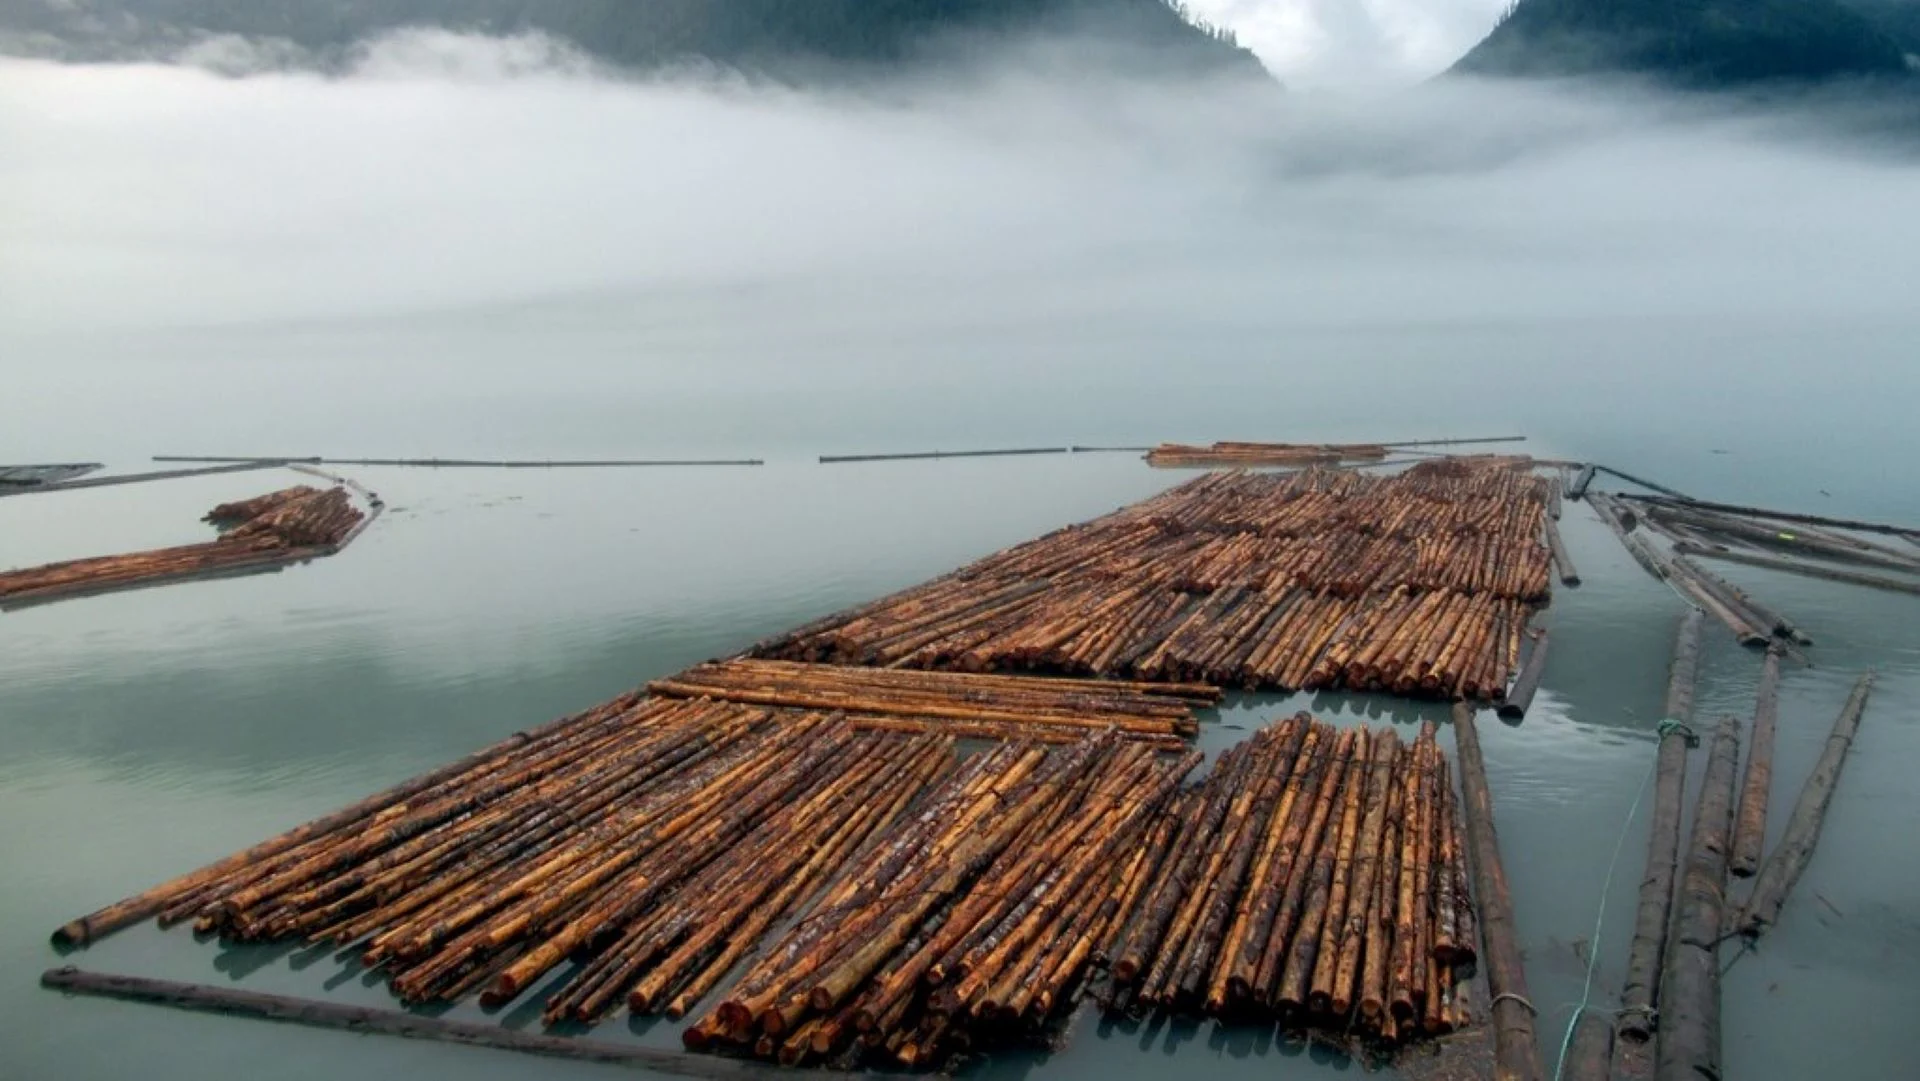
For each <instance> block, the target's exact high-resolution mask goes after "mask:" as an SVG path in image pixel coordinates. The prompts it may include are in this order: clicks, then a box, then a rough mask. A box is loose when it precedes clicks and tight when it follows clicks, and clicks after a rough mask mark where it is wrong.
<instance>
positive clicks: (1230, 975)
mask: <svg viewBox="0 0 1920 1081" xmlns="http://www.w3.org/2000/svg"><path fill="white" fill-rule="evenodd" d="M1455 806H1456V803H1455V797H1454V794H1453V785H1452V782H1451V779H1450V772H1449V770H1448V766H1447V762H1446V758H1445V755H1444V754H1443V753H1442V752H1441V751H1440V749H1439V748H1438V746H1437V745H1436V744H1435V741H1434V727H1433V725H1432V724H1431V723H1429V724H1426V725H1424V726H1423V727H1422V729H1421V731H1420V733H1419V736H1418V737H1417V738H1416V739H1415V740H1414V742H1413V743H1412V744H1411V745H1407V744H1403V743H1402V742H1401V741H1400V739H1399V738H1398V737H1397V736H1396V735H1395V733H1394V732H1393V731H1392V730H1391V729H1380V730H1377V731H1371V732H1370V731H1368V730H1367V729H1365V728H1359V729H1349V730H1346V731H1338V732H1336V731H1335V730H1334V729H1332V728H1331V727H1328V726H1327V725H1324V724H1318V723H1315V722H1314V721H1313V720H1312V718H1310V717H1308V716H1307V715H1305V714H1301V715H1299V716H1297V717H1294V718H1291V719H1289V720H1287V721H1285V722H1282V723H1281V724H1279V725H1276V726H1274V727H1271V728H1268V729H1266V730H1264V731H1262V732H1261V733H1260V734H1259V735H1258V736H1256V737H1255V738H1254V739H1253V740H1250V741H1249V742H1247V743H1244V744H1241V745H1239V746H1236V747H1235V748H1233V749H1232V750H1230V751H1228V752H1227V753H1226V754H1224V755H1222V756H1221V758H1220V760H1219V762H1218V763H1216V765H1215V767H1214V770H1213V772H1212V774H1211V775H1210V776H1209V777H1208V778H1207V779H1206V781H1205V783H1204V784H1202V785H1201V786H1200V787H1199V788H1198V789H1197V790H1195V791H1192V792H1190V793H1187V794H1186V795H1184V796H1183V797H1181V798H1180V799H1179V800H1177V801H1175V802H1174V803H1172V804H1171V805H1170V807H1169V808H1168V810H1167V812H1166V814H1165V820H1166V823H1167V825H1166V827H1165V828H1164V829H1157V830H1156V831H1155V832H1154V833H1153V834H1152V835H1151V839H1150V843H1149V845H1148V847H1147V850H1146V851H1147V855H1146V862H1147V863H1148V865H1149V866H1151V867H1153V868H1155V871H1154V874H1153V875H1152V877H1151V879H1150V881H1149V885H1148V886H1147V888H1146V889H1145V890H1144V892H1143V899H1142V900H1141V902H1140V904H1139V905H1138V907H1137V909H1136V910H1135V911H1134V912H1132V913H1131V916H1130V919H1129V922H1128V924H1127V926H1126V928H1125V930H1124V933H1123V934H1121V935H1120V936H1119V938H1118V939H1117V940H1116V943H1115V945H1114V949H1113V963H1112V980H1113V984H1114V985H1115V988H1116V990H1115V993H1114V996H1113V998H1112V1005H1113V1006H1114V1007H1116V1008H1135V1009H1171V1010H1178V1011H1194V1012H1204V1013H1208V1014H1212V1015H1217V1016H1240V1017H1246V1016H1252V1017H1270V1016H1275V1015H1278V1016H1279V1017H1281V1018H1282V1019H1284V1020H1288V1021H1289V1022H1290V1023H1294V1024H1312V1025H1316V1026H1319V1027H1324V1028H1328V1029H1332V1030H1334V1031H1339V1032H1352V1033H1357V1034H1359V1035H1361V1036H1363V1037H1365V1038H1370V1039H1373V1040H1377V1041H1381V1042H1384V1043H1388V1044H1394V1043H1402V1042H1405V1041H1407V1040H1410V1039H1413V1038H1415V1037H1418V1036H1421V1035H1438V1034H1444V1033H1447V1032H1451V1031H1453V1030H1455V1029H1457V1028H1460V1027H1462V1026H1464V1025H1466V1024H1467V1023H1468V1022H1469V1021H1470V1020H1471V1015H1472V1008H1471V1007H1470V1005H1469V1004H1468V1000H1467V995H1466V990H1467V986H1468V985H1467V984H1466V983H1464V982H1457V974H1459V973H1460V970H1461V969H1463V968H1466V967H1468V966H1471V965H1472V964H1473V962H1474V960H1475V958H1476V956H1477V951H1476V949H1475V945H1474V942H1475V918H1474V909H1473V905H1472V903H1471V901H1470V899H1469V894H1468V888H1467V873H1466V868H1465V863H1464V861H1463V859H1462V843H1461V839H1460V824H1459V820H1458V818H1457V815H1456V810H1455Z"/></svg>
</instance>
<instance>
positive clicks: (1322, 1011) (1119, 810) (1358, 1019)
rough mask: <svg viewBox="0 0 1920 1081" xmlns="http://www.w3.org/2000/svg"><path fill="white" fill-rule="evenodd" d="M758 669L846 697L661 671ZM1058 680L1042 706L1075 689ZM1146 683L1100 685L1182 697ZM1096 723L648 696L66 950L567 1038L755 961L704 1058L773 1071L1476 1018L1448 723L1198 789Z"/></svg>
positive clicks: (1277, 734)
mask: <svg viewBox="0 0 1920 1081" xmlns="http://www.w3.org/2000/svg"><path fill="white" fill-rule="evenodd" d="M762 671H769V672H772V673H774V674H776V675H778V676H779V679H777V680H776V681H775V682H774V683H773V684H772V685H773V686H783V687H789V688H796V687H797V688H806V689H810V692H819V693H824V692H826V691H830V690H835V689H847V688H851V687H859V686H862V685H860V684H857V683H836V682H835V680H836V679H838V678H839V677H837V676H832V675H820V674H817V673H812V674H809V675H808V677H807V678H804V679H799V680H798V681H796V677H795V676H794V675H793V674H792V673H791V672H790V671H789V670H788V669H786V668H785V667H784V666H779V665H775V666H770V667H768V668H766V669H762V668H761V667H760V666H758V665H726V664H721V665H706V666H700V667H698V668H695V669H694V670H692V671H690V672H688V673H685V674H683V676H682V677H680V678H679V679H678V680H675V681H672V682H676V683H680V684H684V685H685V686H687V687H692V686H696V685H703V684H704V685H712V686H714V687H715V689H716V691H717V692H720V693H722V694H724V693H731V692H734V691H737V690H738V689H739V687H741V686H751V685H752V682H751V681H752V680H753V679H754V678H761V677H757V676H755V675H754V673H756V672H762ZM781 673H785V674H781ZM867 674H868V675H875V673H867ZM878 675H879V676H880V677H881V679H880V680H879V681H878V682H877V683H875V684H870V685H865V689H864V690H863V692H862V693H864V694H869V695H872V696H874V698H875V700H885V699H886V696H887V695H905V694H907V692H906V691H905V690H903V688H905V687H911V686H913V685H914V684H913V682H912V681H914V680H916V679H918V678H920V676H921V674H919V673H878ZM895 675H899V676H904V677H906V681H905V682H904V683H902V684H898V685H892V684H888V683H886V677H890V676H895ZM941 678H952V679H957V681H958V682H960V683H965V684H978V685H979V686H978V687H977V689H976V690H975V694H976V699H975V700H976V701H980V702H995V703H1001V704H1010V703H1014V702H1026V703H1029V704H1032V705H1035V706H1036V708H1040V707H1039V703H1041V702H1043V700H1044V694H1045V693H1046V692H1044V691H1043V689H1042V688H1039V687H1036V686H1033V684H1035V683H1039V682H1043V681H1038V680H1030V679H1012V680H1006V681H1005V682H1002V681H1003V679H1004V677H979V676H962V677H941ZM1066 687H1067V689H1065V690H1061V691H1058V692H1053V693H1055V694H1057V695H1059V696H1060V699H1059V700H1062V701H1074V702H1078V703H1081V705H1082V706H1084V705H1085V704H1086V703H1087V701H1088V700H1089V692H1088V691H1087V690H1085V689H1084V688H1081V687H1078V686H1075V685H1073V684H1071V683H1068V684H1066ZM1158 691H1159V689H1156V691H1155V693H1151V694H1149V693H1145V692H1142V691H1139V690H1138V689H1129V688H1125V687H1121V688H1119V689H1115V690H1111V691H1109V692H1108V694H1109V696H1111V697H1113V698H1114V699H1116V700H1121V701H1124V700H1126V699H1127V698H1128V696H1129V695H1132V696H1134V697H1135V698H1137V699H1138V701H1139V703H1141V704H1147V703H1151V702H1159V703H1164V702H1173V701H1179V700H1180V699H1178V698H1177V697H1175V696H1170V695H1165V694H1161V693H1158ZM919 693H922V694H925V693H926V692H924V691H923V692H919ZM872 716H874V717H881V718H884V717H885V716H886V715H882V714H873V715H872ZM895 716H897V717H899V718H903V719H910V718H911V716H912V715H911V714H905V713H903V714H898V715H895ZM1035 727H1045V725H1036V726H1035ZM1079 731H1080V733H1081V737H1080V738H1078V739H1075V740H1073V741H1072V742H1068V743H1064V744H1060V745H1049V744H1046V743H1042V742H1036V741H1032V740H1006V741H1001V742H997V743H995V744H993V745H992V747H991V748H990V749H988V750H985V751H981V752H979V753H975V754H973V755H971V756H970V757H964V758H963V757H962V756H961V755H959V754H958V753H957V750H956V745H955V740H954V738H953V736H952V735H950V734H946V733H944V732H941V733H937V734H929V733H925V732H918V731H905V732H901V731H885V730H880V731H875V730H870V729H868V728H866V727H863V724H862V722H861V721H860V719H859V718H858V717H857V716H854V715H849V714H847V713H843V712H841V711H839V710H833V711H825V710H819V709H803V708H792V707H787V706H762V705H757V704H748V703H742V702H734V701H727V700H725V699H724V697H706V696H699V697H675V696H671V695H652V694H648V693H646V692H644V691H636V692H634V693H631V694H627V695H624V696H622V697H620V698H617V699H615V700H613V701H611V702H608V703H606V704H604V705H602V706H599V707H596V708H594V709H591V710H588V711H586V712H584V713H580V714H576V715H574V716H571V717H567V718H563V719H561V720H559V721H556V722H554V723H552V724H549V725H547V726H545V727H542V728H539V729H535V730H532V731H529V732H524V733H518V734H516V735H514V736H512V737H510V738H508V739H506V740H504V741H502V742H500V743H498V744H496V745H494V746H493V747H490V748H487V749H485V750H482V751H479V752H476V753H475V754H473V755H470V756H468V757H467V758H465V759H462V760H460V761H458V762H455V763H453V764H451V765H449V766H446V767H443V768H441V769H438V770H434V771H433V772H431V773H428V774H425V775H423V776H421V777H417V778H415V779H413V780H411V781H407V782H405V783H402V784H400V785H398V786H395V787H394V788H392V789H389V790H388V791H386V792H383V793H380V794H378V795H376V796H372V797H369V798H367V799H365V800H362V801H360V802H359V803H356V804H354V805H352V806H350V807H347V808H344V809H342V810H340V811H337V812H335V813H333V814H330V815H327V816H325V817H324V818H321V819H318V820H316V821H313V822H310V823H308V824H306V825H303V826H300V827H297V828H295V829H292V830H289V831H288V832H286V833H284V834H281V835H280V836H278V837H275V838H272V839H271V840H268V841H265V842H262V843H261V844H258V845H255V846H254V847H252V848H249V849H247V850H245V851H243V852H239V853H236V854H234V855H232V856H229V857H227V858H226V859H223V860H220V861H218V862H217V863H214V864H212V865H210V866H208V867H205V868H202V869H200V870H198V871H194V872H191V873H189V874H187V875H184V876H182V877H180V878H178V879H175V880H173V881H171V882H168V883H165V884H163V885H161V886H157V887H155V888H153V889H151V890H148V891H147V892H145V893H142V894H139V895H137V896H134V897H131V898H128V899H127V900H125V901H121V902H119V903H117V904H114V905H111V906H108V907H107V908H104V909H101V910H100V911H98V912H95V913H92V914H91V915H88V916H85V917H82V918H80V919H77V920H74V921H72V922H71V923H68V924H66V925H65V926H63V927H61V928H60V929H59V930H58V931H57V932H56V933H55V935H54V939H55V942H56V943H57V944H60V945H63V946H75V945H83V944H86V943H89V942H92V941H95V940H97V939H99V938H101V937H103V936H105V935H108V934H111V933H113V932H114V931H117V930H119V929H122V928H124V927H127V926H131V925H132V924H134V923H137V922H140V921H143V920H146V919H149V918H154V917H157V918H158V919H159V921H160V923H161V924H162V925H172V924H178V923H183V922H190V923H192V924H193V926H194V927H195V929H196V930H197V931H199V932H202V933H215V934H219V935H221V936H222V937H223V938H225V939H228V940H231V941H242V942H260V941H283V942H304V943H308V944H310V945H312V946H313V947H315V948H316V949H318V950H320V951H324V952H331V951H333V950H335V949H338V948H342V947H344V948H346V949H347V950H348V951H350V952H349V954H346V955H343V956H352V957H354V958H356V959H357V961H358V963H359V964H361V965H363V966H365V967H366V968H368V969H371V970H374V971H377V972H379V973H381V974H382V975H383V976H384V977H385V978H386V980H387V981H388V984H389V986H390V987H391V988H392V990H393V991H394V993H395V994H396V995H398V996H399V997H400V998H401V999H403V1000H405V1001H408V1002H412V1003H433V1002H453V1001H457V1000H463V999H466V998H469V997H472V996H475V995H477V996H478V997H479V998H480V1000H481V1002H482V1003H484V1004H489V1005H501V1004H505V1003H507V1002H510V1001H513V1000H516V999H518V998H520V997H521V996H523V995H527V994H529V993H530V992H534V993H537V996H538V998H537V1001H538V1004H539V1008H540V1009H541V1013H542V1016H543V1018H544V1019H545V1021H547V1022H548V1023H549V1024H553V1023H559V1022H563V1021H564V1022H576V1023H588V1024H590V1023H593V1022H595V1021H597V1020H599V1019H601V1018H603V1017H605V1016H606V1015H607V1014H609V1013H611V1012H613V1011H614V1010H616V1009H618V1008H619V1007H620V1006H621V1005H622V1004H624V1005H625V1006H626V1007H627V1008H628V1009H630V1010H631V1011H633V1012H635V1013H640V1014H651V1013H664V1014H666V1015H668V1016H669V1017H675V1018H677V1017H681V1016H683V1015H686V1014H688V1013H689V1012H690V1011H691V1010H692V1009H693V1008H694V1007H695V1005H696V1004H698V1003H699V1002H700V1001H701V1000H702V999H703V998H704V997H706V996H708V995H709V994H710V993H711V992H712V991H714V989H715V988H717V987H719V986H720V984H721V983H722V981H723V980H724V979H725V978H726V977H727V976H728V974H730V973H733V972H734V971H735V970H736V969H737V968H738V967H739V966H740V965H741V963H742V962H743V961H746V962H747V968H746V971H745V973H744V975H741V976H740V977H739V978H738V979H737V980H736V981H735V982H734V984H733V985H732V987H731V989H730V990H729V991H728V992H727V994H726V995H725V997H724V999H723V1000H722V1001H721V1002H720V1003H719V1004H718V1006H717V1007H716V1008H715V1009H714V1010H713V1011H712V1012H710V1013H709V1014H707V1015H706V1016H705V1017H703V1018H701V1019H700V1020H699V1021H698V1022H696V1023H694V1024H693V1025H691V1026H690V1027H689V1028H688V1029H687V1030H686V1032H685V1040H686V1042H687V1043H688V1045H689V1046H691V1047H693V1048H696V1049H712V1050H729V1049H731V1050H735V1051H741V1052H746V1053H750V1054H755V1055H759V1056H762V1057H768V1058H775V1059H778V1060H779V1061H782V1062H787V1063H801V1062H817V1063H825V1064H831V1065H841V1066H852V1065H856V1064H860V1063H863V1062H877V1063H893V1064H900V1065H906V1066H926V1065H934V1064H943V1063H947V1062H949V1061H950V1060H951V1059H952V1057H953V1056H955V1055H956V1054H959V1053H963V1052H966V1051H969V1050H986V1049H989V1048H992V1047H995V1046H1010V1045H1036V1044H1042V1043H1045V1042H1047V1041H1050V1040H1051V1039H1053V1038H1055V1037H1056V1036H1057V1034H1058V1032H1059V1026H1058V1024H1057V1022H1058V1021H1059V1020H1060V1019H1061V1018H1062V1017H1063V1016H1064V1014H1066V1013H1067V1012H1068V1011H1069V1010H1070V1009H1071V1008H1072V1006H1073V1005H1074V1004H1075V1003H1076V1002H1078V1001H1081V1000H1082V999H1083V998H1084V997H1086V995H1088V994H1089V993H1093V992H1096V991H1098V992H1100V993H1101V995H1102V997H1103V998H1105V999H1106V1000H1108V1001H1110V1002H1112V1003H1113V1004H1115V1005H1116V1006H1126V1005H1132V1006H1142V1007H1155V1008H1168V1009H1179V1010H1185V1009H1194V1010H1204V1011H1206V1012H1210V1013H1215V1014H1232V1015H1266V1016H1272V1015H1279V1016H1283V1017H1286V1018H1288V1019H1290V1020H1291V1021H1293V1022H1295V1023H1300V1024H1324V1025H1330V1026H1336V1027H1338V1028H1340V1029H1341V1030H1342V1031H1357V1032H1360V1033H1363V1034H1365V1035H1366V1036H1368V1037H1371V1038H1375V1039H1379V1040H1384V1041H1389V1042H1403V1041H1405V1040H1408V1039H1411V1038H1414V1037H1416V1036H1419V1035H1422V1034H1431V1033H1440V1032H1445V1031H1448V1030H1449V1029H1450V1028H1454V1027H1458V1026H1459V1025H1461V1024H1464V1023H1465V1021H1466V1020H1467V1017H1468V1013H1469V1011H1468V1008H1467V1005H1466V1001H1465V998H1464V996H1463V995H1462V994H1460V993H1458V991H1457V990H1456V984H1455V966H1458V965H1463V964H1469V963H1471V961H1472V959H1473V957H1474V948H1473V941H1474V935H1473V922H1474V921H1473V910H1472V907H1471V905H1469V904H1468V902H1467V891H1466V886H1465V883H1464V879H1463V878H1462V875H1461V865H1460V860H1459V852H1460V845H1459V841H1458V839H1457V837H1456V830H1457V826H1456V825H1455V823H1454V817H1453V799H1452V788H1451V785H1450V784H1449V782H1448V771H1447V765H1446V762H1445V759H1444V757H1443V756H1442V755H1441V753H1440V752H1439V750H1438V748H1437V747H1436V746H1435V744H1434V738H1433V737H1434V733H1433V730H1432V728H1431V726H1429V727H1427V728H1426V729H1425V730H1423V731H1422V732H1421V734H1420V737H1419V739H1418V740H1416V741H1415V742H1414V743H1413V744H1412V745H1411V746H1409V747H1403V746H1401V744H1400V742H1399V740H1398V739H1397V738H1396V737H1395V736H1394V735H1393V733H1392V732H1391V731H1381V732H1378V733H1369V732H1367V731H1366V730H1364V729H1359V730H1353V731H1347V732H1335V731H1334V730H1333V729H1331V728H1329V727H1327V726H1325V725H1321V724H1317V723H1315V722H1314V721H1313V720H1312V719H1311V718H1310V717H1308V716H1306V715H1305V714H1301V715H1298V716H1295V717H1292V718H1288V719H1286V720H1284V721H1282V722H1280V723H1279V724H1277V725H1276V726H1274V727H1272V728H1270V729H1267V730H1264V731H1262V732H1261V733H1260V734H1258V735H1257V736H1256V737H1255V738H1254V739H1253V740H1251V741H1250V742H1249V743H1247V744H1244V745H1241V746H1238V747H1235V748H1233V749H1231V750H1229V751H1227V752H1226V753H1225V754H1224V755H1223V756H1222V757H1221V759H1220V761H1219V762H1218V764H1217V765H1216V768H1215V769H1214V770H1213V772H1212V774H1211V775H1210V776H1209V777H1207V778H1206V779H1205V781H1204V782H1203V783H1201V784H1199V785H1198V786H1197V787H1192V788H1184V789H1183V787H1182V785H1183V781H1184V779H1185V777H1186V776H1187V774H1188V773H1190V772H1191V771H1192V770H1193V768H1194V767H1195V766H1196V765H1197V764H1198V763H1199V761H1200V759H1201V756H1200V754H1199V753H1198V752H1195V751H1191V750H1184V749H1183V750H1181V751H1180V752H1178V753H1167V749H1166V748H1165V747H1164V746H1160V745H1158V744H1157V743H1156V742H1154V741H1151V740H1148V741H1143V740H1140V739H1137V738H1132V737H1133V736H1134V735H1135V734H1134V733H1130V732H1127V731H1125V730H1124V729H1123V728H1122V727H1121V726H1119V725H1108V726H1106V727H1102V728H1099V729H1092V728H1085V727H1083V728H1080V729H1079ZM749 958H751V960H749ZM570 962H571V963H570Z"/></svg>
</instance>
